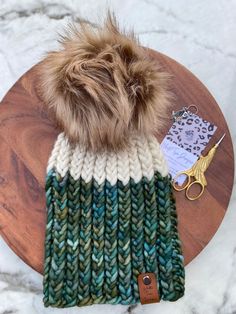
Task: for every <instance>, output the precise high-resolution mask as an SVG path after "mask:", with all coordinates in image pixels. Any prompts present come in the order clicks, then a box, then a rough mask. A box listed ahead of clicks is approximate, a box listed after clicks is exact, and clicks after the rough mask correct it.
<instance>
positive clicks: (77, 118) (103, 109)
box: [39, 14, 171, 150]
mask: <svg viewBox="0 0 236 314" xmlns="http://www.w3.org/2000/svg"><path fill="white" fill-rule="evenodd" d="M61 45H62V47H61V50H59V51H53V52H50V53H48V55H47V56H46V57H45V59H44V60H43V61H42V64H41V67H40V85H39V87H40V91H41V97H42V99H43V101H44V103H45V104H46V106H48V108H49V109H50V111H51V113H52V114H53V116H54V118H55V120H56V122H57V125H58V126H59V127H60V129H61V130H63V131H64V132H65V134H66V135H67V136H68V138H69V140H70V141H71V142H80V143H82V144H84V145H86V146H88V147H89V148H91V149H93V150H100V149H103V148H106V149H113V150H117V149H120V148H123V147H124V146H125V144H126V143H127V140H128V138H129V136H130V135H131V134H133V133H138V134H145V135H147V134H148V133H153V132H157V131H158V130H159V129H160V128H161V127H162V126H163V123H162V121H163V118H164V117H165V114H166V109H167V107H168V105H169V103H170V99H171V97H170V95H171V94H170V92H169V91H168V81H169V75H168V74H167V73H165V72H163V71H161V70H160V68H159V65H158V64H157V62H156V61H154V60H151V58H150V57H149V56H148V54H147V51H145V49H144V48H143V47H141V46H140V45H139V42H138V40H137V39H136V38H135V36H134V34H133V33H132V32H130V33H128V34H127V33H125V32H123V33H122V32H121V31H120V30H119V28H118V26H117V23H116V20H115V18H114V16H111V15H110V14H108V18H107V20H106V22H105V25H104V26H103V28H101V29H94V28H93V27H91V26H89V25H84V24H81V25H80V27H79V28H77V27H75V26H73V27H70V29H69V30H68V31H67V32H66V35H64V36H62V39H61Z"/></svg>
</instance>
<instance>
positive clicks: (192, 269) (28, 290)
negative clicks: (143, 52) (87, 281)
mask: <svg viewBox="0 0 236 314" xmlns="http://www.w3.org/2000/svg"><path fill="white" fill-rule="evenodd" d="M107 6H109V7H110V8H112V9H113V10H114V11H115V13H116V15H117V17H118V20H119V21H120V24H121V25H122V26H125V27H128V28H129V27H132V28H133V29H134V30H135V32H136V33H137V34H138V35H139V38H140V42H141V43H142V44H143V45H146V46H149V47H150V48H153V49H156V50H159V51H161V52H163V53H165V54H167V55H169V56H171V57H172V58H174V59H176V60H177V61H179V62H180V63H182V64H183V65H185V66H186V67H187V68H189V69H190V70H191V71H192V72H193V73H194V74H195V75H196V76H197V77H198V78H199V79H200V80H201V81H202V82H203V83H204V84H205V85H206V86H207V87H208V89H209V90H210V92H211V93H212V94H213V96H214V97H215V98H216V100H217V102H218V103H219V105H220V107H221V109H222V111H223V113H224V115H225V118H226V120H227V122H228V125H229V128H230V132H231V135H232V139H233V142H234V144H235V143H236V128H235V121H236V109H235V99H236V44H235V43H236V31H235V30H236V1H235V0H227V1H225V0H217V1H213V0H208V1H204V0H199V1H193V0H190V1H187V0H178V1H176V0H126V1H119V0H113V1H109V0H108V1H105V0H99V1H94V0H86V1H82V0H77V1H76V0H74V1H73V0H67V1H66V0H61V1H49V0H38V1H37V0H21V1H17V0H8V1H7V0H0V99H1V98H2V97H3V96H4V95H5V93H6V92H7V90H8V89H9V88H10V87H11V86H12V84H13V83H14V82H15V81H16V80H17V79H18V78H19V77H20V76H21V75H22V74H23V73H24V72H25V71H26V70H28V69H29V68H30V67H31V66H32V65H34V64H35V63H37V62H38V61H39V60H40V59H41V58H42V56H43V55H44V53H45V52H46V51H47V50H50V49H53V48H55V47H57V43H56V40H55V39H56V37H57V32H60V31H61V30H62V29H63V27H64V26H65V25H66V24H67V23H68V22H69V21H71V20H74V21H78V20H83V21H86V22H87V23H91V24H93V25H94V26H96V27H99V25H100V22H101V21H102V16H104V13H105V8H106V7H107ZM0 158H1V156H0ZM235 206H236V193H235V189H234V193H233V195H232V199H231V202H230V205H229V208H228V211H227V214H226V216H225V218H224V220H223V223H222V224H221V226H220V228H219V230H218V232H217V233H216V235H215V236H214V238H213V239H212V241H211V242H210V243H209V244H208V245H207V247H206V248H205V249H204V250H203V251H202V252H201V254H200V255H199V256H198V257H197V258H195V259H194V260H193V261H192V262H191V263H190V264H189V265H188V266H187V267H186V294H185V296H184V298H182V299H181V300H179V301H178V302H176V303H164V302H161V303H160V304H150V305H146V306H140V305H138V306H131V307H127V306H109V305H95V306H91V307H89V308H87V307H84V308H79V309H78V308H72V309H64V310H60V312H61V313H68V314H70V313H78V312H80V313H110V312H111V311H113V312H115V313H134V314H138V313H161V314H170V313H171V314H172V313H173V314H233V313H236V211H235ZM57 311H58V310H57V309H45V308H44V307H43V303H42V276H41V275H39V274H37V273H36V272H35V271H33V270H32V269H31V268H30V267H28V266H27V265H25V264H24V263H23V262H22V261H21V260H20V259H19V258H18V257H17V256H16V255H15V254H14V253H13V252H12V251H11V250H10V249H9V248H8V246H7V245H6V244H5V243H4V241H3V240H2V239H0V314H11V313H22V314H28V313H29V314H34V313H43V314H44V313H54V312H57Z"/></svg>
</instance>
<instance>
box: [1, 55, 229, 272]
mask: <svg viewBox="0 0 236 314" xmlns="http://www.w3.org/2000/svg"><path fill="white" fill-rule="evenodd" d="M147 53H148V54H149V55H150V56H151V57H153V58H155V59H156V60H157V61H159V62H160V64H161V65H162V67H163V69H165V70H167V71H168V72H169V73H172V74H173V92H174V93H175V95H176V100H175V103H174V105H173V108H171V110H178V109H180V108H182V107H183V106H186V105H189V104H192V103H194V104H197V105H198V108H199V115H200V116H202V117H203V118H205V119H206V120H209V121H211V122H213V123H214V124H215V125H217V126H218V128H217V131H216V133H215V135H214V136H213V138H212V139H211V141H210V143H209V144H208V146H207V149H206V151H205V152H204V153H206V152H207V151H208V150H209V148H211V147H212V145H213V144H214V143H215V142H216V140H218V139H219V138H220V136H221V135H222V134H223V133H226V137H225V139H224V140H223V142H222V143H221V145H220V146H219V149H218V151H217V153H216V155H215V157H214V159H213V162H212V164H211V165H210V167H209V169H208V170H207V173H206V177H207V181H208V185H207V189H206V191H205V193H204V195H203V196H202V197H201V198H200V199H199V200H196V201H193V202H192V201H189V200H187V199H186V198H185V194H184V192H176V194H175V195H176V201H177V211H178V217H179V232H180V237H181V240H182V243H183V251H184V256H185V264H187V263H189V262H190V261H191V260H192V259H193V258H194V257H195V256H196V255H197V254H199V252H201V250H202V249H203V248H204V247H205V246H206V245H207V243H208V242H209V241H210V239H211V238H212V236H213V235H214V234H215V232H216V230H217V229H218V227H219V225H220V223H221V221H222V219H223V217H224V214H225V211H226V209H227V206H228V203H229V199H230V195H231V191H232V185H233V177H234V160H233V159H234V157H233V147H232V141H231V137H230V133H229V130H228V127H227V124H226V122H225V119H224V117H223V114H222V112H221V111H220V109H219V106H218V105H217V103H216V102H215V100H214V98H213V97H212V96H211V94H210V93H209V91H208V90H207V89H206V88H205V87H204V85H203V84H202V83H201V82H200V81H199V80H198V79H197V78H196V77H195V76H194V75H193V74H192V73H191V72H190V71H188V70H187V69H186V68H184V67H183V66H182V65H180V64H179V63H177V62H176V61H174V60H173V59H171V58H169V57H167V56H165V55H163V54H160V53H158V52H155V51H152V50H147ZM37 66H40V65H36V66H35V67H33V68H32V69H31V70H30V71H28V72H27V73H26V74H24V75H23V76H22V77H21V78H20V79H19V80H18V81H17V82H16V84H15V85H14V86H13V87H12V88H11V89H10V91H9V92H8V93H7V95H6V96H5V98H4V99H3V100H2V102H1V104H0V233H1V235H2V236H3V238H4V239H5V241H6V242H7V243H8V245H9V246H10V247H11V248H12V249H13V250H14V252H15V253H16V254H17V255H18V256H20V257H21V258H22V259H23V260H24V261H25V262H26V263H27V264H28V265H30V266H31V267H32V268H34V269H35V270H36V271H38V272H40V273H42V272H43V256H44V235H45V223H46V209H45V195H44V180H45V173H46V166H47V161H48V158H49V155H50V152H51V150H52V146H53V143H54V141H55V139H56V136H57V134H58V131H57V130H56V129H55V127H54V125H53V123H52V122H51V121H50V119H49V118H48V116H47V114H46V113H45V111H44V109H43V106H42V103H41V101H40V99H39V97H38V96H37V91H36V88H35V86H36V81H37V71H36V70H37ZM170 116H171V111H170ZM171 123H172V122H171V120H170V121H168V123H167V124H166V128H165V129H163V132H162V134H161V135H159V136H158V139H159V141H161V140H162V139H163V137H164V135H165V134H166V132H167V130H168V129H169V127H170V125H171Z"/></svg>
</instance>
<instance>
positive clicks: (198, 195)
mask: <svg viewBox="0 0 236 314" xmlns="http://www.w3.org/2000/svg"><path fill="white" fill-rule="evenodd" d="M194 184H198V185H200V187H201V191H200V193H199V194H197V195H195V196H190V193H189V190H190V189H191V187H192V186H193V185H194ZM204 189H205V187H204V185H203V184H202V182H200V181H198V180H196V181H193V182H191V183H190V184H189V185H188V187H187V189H186V197H187V199H189V200H190V201H194V200H196V199H198V198H199V197H200V196H201V195H202V193H203V192H204Z"/></svg>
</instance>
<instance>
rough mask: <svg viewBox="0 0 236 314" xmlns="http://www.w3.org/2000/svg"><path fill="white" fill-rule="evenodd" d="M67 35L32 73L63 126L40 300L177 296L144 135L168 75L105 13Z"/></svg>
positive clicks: (161, 163) (177, 257) (162, 168)
mask: <svg viewBox="0 0 236 314" xmlns="http://www.w3.org/2000/svg"><path fill="white" fill-rule="evenodd" d="M68 36H69V37H64V38H63V49H62V50H61V51H57V52H52V53H50V54H49V55H48V56H47V57H46V58H45V59H44V60H43V62H42V66H41V70H40V71H41V73H40V77H41V83H40V84H41V85H40V90H41V95H42V99H43V100H44V103H45V105H46V106H47V108H48V110H49V113H52V117H53V118H54V120H55V121H56V122H57V125H58V127H59V128H60V129H61V130H62V132H61V133H60V134H59V135H58V138H57V140H56V142H55V144H54V148H53V150H52V153H51V156H50V159H49V162H48V168H47V177H46V204H47V226H46V236H45V267H44V279H43V286H44V304H45V306H54V307H70V306H76V305H77V306H84V305H89V304H94V303H108V304H135V303H139V302H142V303H147V302H145V300H146V295H145V293H146V294H147V299H148V293H150V291H151V290H150V289H154V290H153V291H154V292H155V291H156V290H157V292H156V294H157V295H158V296H156V297H154V298H153V297H151V298H149V300H148V302H150V303H151V302H157V301H158V300H160V299H163V300H169V301H174V300H177V299H179V298H180V297H181V296H183V294H184V264H183V256H182V250H181V242H180V239H179V236H178V230H177V214H176V207H175V199H174V196H173V191H172V186H171V180H170V179H171V178H170V176H169V175H168V168H167V164H166V161H165V159H164V156H163V154H162V151H161V149H160V145H159V143H158V141H157V139H156V137H155V136H154V132H153V131H154V129H155V130H157V129H158V127H159V128H160V124H159V123H158V122H160V116H163V115H164V112H165V108H166V106H167V105H168V104H169V101H170V94H169V93H168V91H167V80H168V75H167V74H166V73H164V72H161V70H160V68H159V67H158V66H157V65H156V63H155V62H154V61H153V60H151V59H149V58H147V56H146V54H145V51H144V50H143V48H141V47H140V46H139V45H138V43H137V40H136V39H135V38H134V36H133V35H132V36H131V35H129V36H128V35H127V34H122V33H121V32H120V31H119V30H118V28H117V25H116V24H115V21H114V18H113V20H112V18H111V16H109V17H108V21H107V24H106V25H105V27H104V28H103V29H102V30H101V29H100V30H98V31H97V32H94V33H92V31H91V29H90V28H87V26H84V25H82V28H81V30H80V31H79V30H77V29H73V31H72V33H70V35H68ZM140 275H141V276H142V275H145V276H143V277H141V283H140V279H139V278H140ZM152 278H154V279H155V280H154V281H152V280H151V279H152ZM147 279H148V280H147ZM151 281H152V286H150V284H151ZM142 284H145V285H147V287H148V289H149V290H145V288H143V287H141V286H142ZM153 285H154V286H153ZM143 293H144V296H143Z"/></svg>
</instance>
